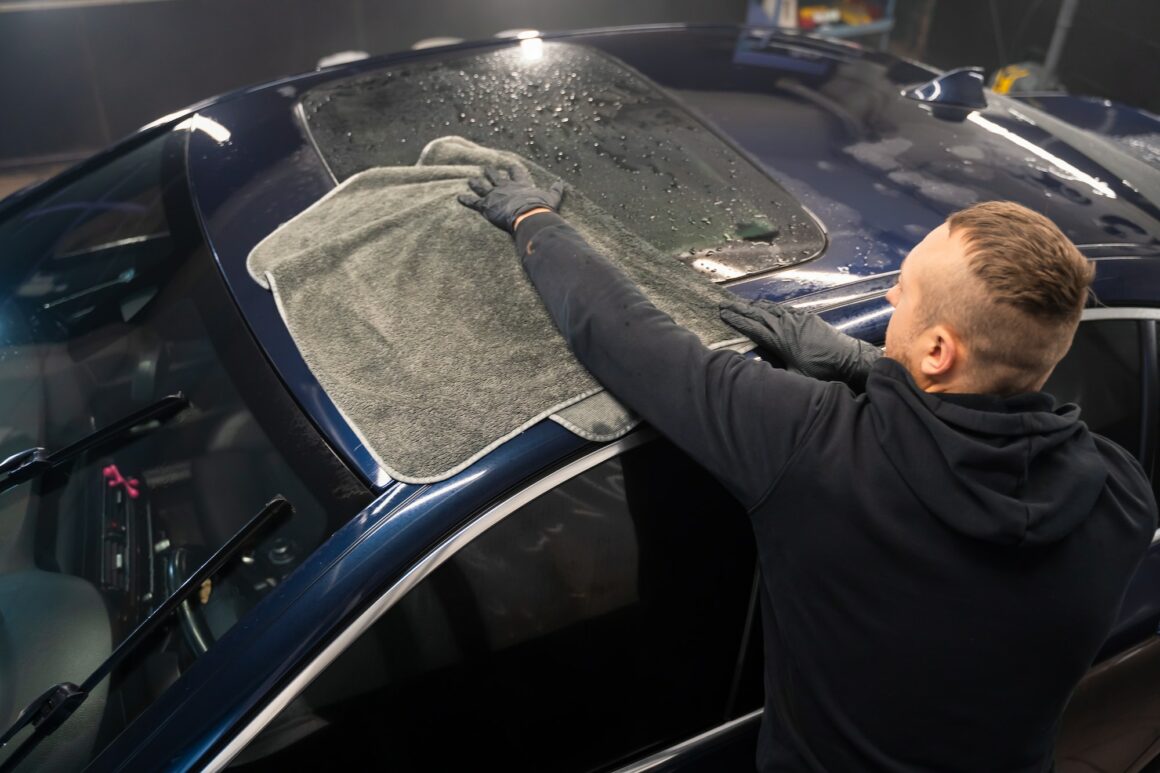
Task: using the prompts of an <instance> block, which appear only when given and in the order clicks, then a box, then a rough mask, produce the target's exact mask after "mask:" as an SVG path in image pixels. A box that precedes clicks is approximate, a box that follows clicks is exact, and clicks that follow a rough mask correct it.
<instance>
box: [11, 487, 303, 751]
mask: <svg viewBox="0 0 1160 773" xmlns="http://www.w3.org/2000/svg"><path fill="white" fill-rule="evenodd" d="M293 512H294V507H293V505H291V504H290V502H289V501H288V500H287V499H286V498H285V497H283V496H281V495H278V496H276V497H274V498H273V499H272V500H270V502H269V503H268V504H267V505H266V506H265V507H263V508H262V509H261V511H259V513H258V514H257V515H255V516H254V517H253V518H252V519H250V522H249V523H247V524H246V525H245V526H243V527H242V528H241V530H240V531H238V532H237V533H236V534H234V536H232V537H230V538H229V540H228V541H227V542H226V544H224V545H222V546H221V547H220V548H219V549H218V551H217V552H216V553H214V554H213V555H212V556H210V558H209V560H207V561H206V562H205V563H204V564H202V565H201V567H199V568H198V569H197V571H195V572H194V573H193V574H191V575H190V576H189V577H188V578H187V579H186V580H185V582H183V583H182V584H181V587H179V588H178V589H177V590H175V591H174V592H173V594H172V595H171V596H169V598H167V599H165V601H163V602H161V604H160V606H158V607H157V608H156V609H154V610H153V611H152V612H150V613H149V616H148V617H146V618H145V619H144V620H142V621H141V624H140V625H138V626H137V627H136V628H135V629H134V630H133V632H132V633H131V634H129V635H128V636H127V637H125V640H124V641H123V642H121V643H120V644H119V645H118V646H117V649H115V650H113V654H111V655H109V657H108V658H106V659H105V662H103V663H101V665H99V666H97V669H96V670H95V671H93V673H91V674H89V678H88V679H86V680H85V681H84V682H82V683H81V685H80V686H79V687H78V686H77V685H75V684H73V683H72V682H61V683H60V684H58V685H56V686H54V687H51V688H50V689H49V690H48V691H47V692H45V693H44V694H43V695H41V696H40V697H39V698H37V699H36V700H34V701H33V702H32V703H30V704H28V706H26V707H25V708H24V710H23V711H21V712H20V716H18V717H17V718H16V722H15V723H14V724H13V725H12V727H10V728H8V729H7V730H6V731H5V732H4V735H3V736H0V749H3V748H4V747H5V746H7V745H8V743H9V742H10V741H11V740H12V739H13V738H15V737H16V734H17V733H19V732H20V731H21V730H23V729H24V728H26V727H28V726H29V725H32V726H33V728H34V730H33V731H32V735H30V736H28V738H27V739H25V741H24V743H22V744H20V746H18V747H16V750H15V751H13V752H12V754H10V755H9V756H8V758H7V759H5V760H4V761H3V762H0V773H8V771H10V770H12V769H13V768H15V767H16V766H17V765H19V764H20V762H21V760H23V759H24V758H25V757H27V756H28V755H29V754H30V753H31V752H32V750H33V749H35V748H36V747H37V745H39V744H40V742H41V741H43V740H44V739H45V738H47V737H48V736H50V735H52V733H53V731H55V730H56V729H57V728H58V727H60V726H61V724H62V723H63V722H64V721H65V720H66V719H68V718H69V717H70V716H72V714H73V712H75V711H76V710H77V709H78V708H79V707H80V705H81V704H82V703H84V702H85V698H88V697H89V693H90V692H92V690H93V688H94V687H96V686H97V685H98V684H100V682H101V680H102V679H104V678H105V677H106V676H108V675H109V674H110V673H112V672H113V671H114V670H115V669H116V668H117V667H118V666H119V665H121V663H122V662H123V661H124V660H125V658H127V657H128V656H129V655H130V654H131V653H132V652H133V650H135V649H137V647H138V646H139V645H140V644H141V642H143V641H145V640H146V639H148V638H149V636H150V634H152V633H153V632H154V631H156V630H157V628H158V627H159V626H160V625H161V623H162V622H164V620H165V618H166V617H167V616H168V615H169V614H170V613H171V612H172V611H173V610H175V609H176V608H177V607H178V606H179V605H180V604H181V603H182V602H184V601H185V600H186V599H188V598H189V597H190V596H192V595H193V594H194V593H195V592H196V591H197V590H198V589H199V588H200V587H201V584H202V583H203V582H205V581H206V580H208V579H209V578H210V577H212V576H213V575H214V574H216V573H217V572H218V570H219V569H221V568H222V566H224V565H225V563H226V562H227V561H229V560H230V559H231V558H233V557H234V556H235V555H236V554H237V553H238V552H239V551H240V550H241V548H243V547H245V546H246V544H247V543H249V541H250V540H251V539H252V538H253V537H254V536H255V535H256V534H258V533H259V532H261V531H262V530H263V529H264V528H265V527H267V526H269V525H270V524H272V523H273V522H274V521H276V520H280V519H282V518H283V517H286V516H289V515H291V514H292V513H293Z"/></svg>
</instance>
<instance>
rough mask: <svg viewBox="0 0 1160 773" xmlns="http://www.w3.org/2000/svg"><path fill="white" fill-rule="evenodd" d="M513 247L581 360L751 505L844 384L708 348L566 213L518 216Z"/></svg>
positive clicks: (621, 396) (738, 496) (644, 416)
mask: <svg viewBox="0 0 1160 773" xmlns="http://www.w3.org/2000/svg"><path fill="white" fill-rule="evenodd" d="M516 248H517V250H518V252H519V254H520V257H521V258H522V260H523V263H524V268H525V270H526V271H527V273H528V276H529V278H530V279H531V281H532V284H533V285H535V287H536V290H537V291H538V292H539V293H540V296H541V297H542V298H543V301H544V304H545V305H546V306H547V308H548V312H549V313H550V314H551V316H552V319H553V320H554V321H555V323H556V327H557V328H559V330H560V332H561V333H562V334H563V336H564V338H565V340H566V341H567V342H568V346H569V347H571V349H572V352H573V353H574V354H575V355H576V358H577V359H578V360H579V361H580V363H581V364H582V365H584V367H586V368H587V369H588V370H589V371H590V372H591V373H592V375H593V376H595V377H596V379H597V380H598V381H600V383H601V384H603V385H604V386H605V387H606V388H607V389H608V390H609V391H610V392H611V393H612V394H613V395H615V396H616V397H617V399H619V400H621V401H622V402H623V403H625V404H626V405H627V406H629V407H630V408H632V409H633V410H634V411H636V412H637V413H638V414H640V415H641V417H643V418H644V419H645V420H646V421H647V422H648V423H649V424H651V425H652V426H653V427H654V428H656V429H657V430H658V431H659V432H660V433H661V434H663V435H665V436H666V437H667V438H669V439H670V440H671V441H672V442H673V443H675V444H676V445H677V446H678V447H680V448H681V449H682V450H683V451H685V453H687V454H689V456H691V457H692V458H693V459H694V460H696V461H697V462H698V463H700V464H701V465H702V466H704V467H705V468H707V469H708V470H709V471H710V472H711V473H713V474H714V475H715V476H716V477H717V478H718V479H719V480H721V481H722V482H723V483H724V484H725V485H726V486H727V487H728V488H729V489H730V490H731V491H732V492H733V494H734V496H736V497H737V498H738V499H739V500H740V501H741V502H742V503H743V504H744V505H745V506H746V507H747V508H749V509H752V508H754V507H756V506H757V505H758V504H760V503H761V501H762V500H763V499H764V498H765V496H766V494H767V492H768V491H769V489H770V487H771V486H772V485H773V483H774V482H775V481H776V480H777V477H778V476H779V475H780V472H781V470H782V469H783V468H784V467H785V465H786V463H787V462H788V460H789V459H790V457H791V456H792V455H793V453H794V451H795V449H796V448H797V447H798V445H799V444H800V443H801V441H802V439H803V438H804V437H805V436H806V434H807V433H808V432H809V429H810V427H811V426H812V424H813V423H814V421H815V419H816V418H817V416H818V415H819V413H820V412H821V410H822V407H823V404H824V402H825V400H826V399H827V398H828V397H832V396H834V395H835V393H836V391H837V390H841V389H843V388H844V387H842V386H841V385H839V384H827V383H825V382H821V381H817V380H814V379H810V378H806V377H804V376H798V375H796V374H792V373H787V372H785V371H782V370H778V369H775V368H773V367H771V366H770V365H769V364H768V363H766V362H763V361H761V360H757V359H753V358H751V357H746V356H744V355H741V354H738V353H737V352H733V351H730V350H723V349H722V350H711V349H709V348H708V347H706V346H705V345H704V344H703V343H701V340H700V339H699V338H698V337H697V336H696V335H695V334H693V333H692V332H690V331H688V330H686V329H685V328H683V327H681V326H680V325H678V324H677V323H676V322H674V321H673V319H672V318H671V317H669V316H668V315H667V314H665V313H664V312H662V311H660V310H659V309H657V308H656V307H655V306H653V305H652V303H651V302H649V300H648V298H646V297H645V296H644V294H643V293H642V292H641V291H640V290H639V289H637V287H636V285H634V284H633V283H632V281H631V280H629V278H628V277H627V276H625V275H624V273H622V272H621V271H620V269H618V268H616V267H615V266H613V265H612V263H610V262H609V261H608V260H607V259H606V258H604V257H603V256H602V255H600V254H599V253H597V252H596V251H595V250H594V249H593V248H592V247H591V246H589V245H588V243H587V242H585V241H584V239H583V238H582V237H581V236H580V235H579V234H578V233H576V231H575V230H573V229H572V227H571V226H569V225H568V224H567V223H566V222H565V221H564V219H563V218H561V217H560V216H558V215H555V214H547V213H544V214H538V215H533V216H532V217H529V218H528V219H527V220H525V221H524V222H523V223H521V224H520V227H519V229H518V230H517V232H516Z"/></svg>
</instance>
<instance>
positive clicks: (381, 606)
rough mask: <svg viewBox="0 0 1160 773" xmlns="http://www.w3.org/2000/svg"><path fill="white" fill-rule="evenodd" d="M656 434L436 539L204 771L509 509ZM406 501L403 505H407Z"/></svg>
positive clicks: (642, 435)
mask: <svg viewBox="0 0 1160 773" xmlns="http://www.w3.org/2000/svg"><path fill="white" fill-rule="evenodd" d="M655 437H657V434H656V433H655V432H653V431H652V430H647V429H646V430H641V431H637V432H634V433H632V434H631V435H628V436H627V437H624V438H622V439H620V440H617V441H615V442H613V443H610V444H608V445H606V446H603V447H601V448H598V449H597V450H595V451H593V452H592V453H590V454H587V455H585V456H583V457H581V458H579V459H577V460H576V461H574V462H571V463H569V464H566V465H564V466H563V467H561V468H560V469H558V470H555V471H554V472H551V473H548V474H547V475H545V476H544V477H542V478H540V479H539V480H536V481H534V482H533V483H531V484H530V485H528V486H526V487H525V488H523V489H521V490H520V491H518V492H516V493H515V494H513V495H512V496H511V497H509V498H507V499H505V500H503V501H502V502H500V503H499V504H496V505H494V506H492V507H491V508H489V509H487V510H485V511H483V512H482V513H481V514H480V515H478V516H476V518H475V519H473V520H472V521H471V522H470V523H468V524H466V525H465V526H463V527H462V528H461V529H459V531H457V532H455V533H454V534H452V535H451V536H450V537H448V538H447V539H445V540H444V541H443V542H441V543H439V545H437V546H436V547H435V548H433V549H432V550H431V551H430V552H429V553H427V554H426V555H425V556H423V558H421V559H420V560H419V561H418V563H416V564H415V565H414V566H412V567H411V568H410V569H409V570H408V571H407V572H406V573H405V574H404V575H403V576H402V577H400V578H399V579H398V580H396V581H395V583H394V584H393V585H391V587H389V588H388V589H387V590H386V592H385V593H383V595H382V596H380V597H379V598H378V599H377V600H375V601H374V602H373V603H372V604H371V605H370V606H369V607H368V608H367V609H366V610H365V611H364V612H363V613H362V614H360V615H359V616H358V617H357V618H356V619H355V621H354V622H353V623H351V624H350V625H349V626H347V627H346V628H345V629H344V630H343V631H342V633H340V634H339V635H338V636H337V637H335V639H334V640H333V641H331V642H330V643H329V644H328V645H326V647H324V648H323V649H322V650H321V651H320V652H319V653H318V654H317V655H315V656H314V659H313V660H311V661H310V662H309V663H307V664H306V666H305V667H303V668H302V669H301V670H300V671H299V672H298V673H297V674H296V675H295V676H294V678H293V679H291V680H290V682H289V683H288V684H287V685H286V686H285V687H283V688H282V689H281V690H280V691H279V692H278V693H277V694H276V695H275V696H274V697H273V698H272V699H271V700H270V701H269V702H267V703H266V705H265V706H264V707H263V708H262V709H261V711H259V712H258V713H257V714H256V715H255V716H254V717H253V719H251V720H250V721H249V722H247V723H246V724H245V726H244V727H243V728H242V729H241V730H240V731H239V732H238V733H237V734H236V735H235V736H234V737H233V738H232V739H230V741H229V743H227V744H226V745H225V747H223V748H222V750H221V751H219V752H218V753H217V754H216V755H214V757H213V759H211V760H210V761H209V763H208V764H207V765H206V766H205V767H204V768H202V770H204V771H207V772H213V771H219V770H222V769H223V768H225V767H226V765H228V764H229V763H230V761H231V760H232V759H233V758H234V757H235V756H237V755H238V754H239V753H240V752H241V751H242V749H244V748H245V747H246V745H247V744H249V743H250V741H252V740H253V739H254V738H255V737H256V736H257V735H258V733H260V732H261V731H262V730H263V729H264V728H265V727H266V725H268V724H269V723H270V722H271V721H272V720H273V719H274V717H276V716H277V715H278V713H279V712H281V711H282V709H284V708H286V706H287V705H289V704H290V701H292V700H294V699H295V698H297V697H298V695H299V694H300V693H301V692H302V691H303V690H304V689H306V687H307V686H308V685H309V684H310V683H311V682H312V681H314V679H315V678H316V677H317V676H318V675H319V674H320V673H322V672H323V671H324V670H325V669H326V668H327V667H328V666H330V664H331V663H333V662H334V661H335V660H336V659H337V658H338V657H339V655H341V654H342V653H343V652H344V651H346V649H347V648H348V647H350V646H351V645H352V644H354V642H355V641H356V640H357V639H358V638H359V637H360V636H362V634H363V633H365V632H366V631H367V629H369V628H370V627H371V626H372V625H374V624H375V623H376V622H377V621H378V620H379V618H380V617H382V616H383V615H384V614H386V613H387V611H388V610H390V609H391V607H393V606H394V605H395V604H396V603H397V602H398V601H399V599H401V598H402V597H403V596H405V595H406V594H407V592H408V591H410V590H411V589H412V588H414V587H415V586H416V585H418V584H419V583H420V582H421V581H422V580H423V579H425V578H426V577H427V576H428V575H429V574H431V573H432V572H433V571H435V570H436V569H438V568H439V567H440V566H442V565H443V564H444V563H445V562H446V561H447V560H448V559H449V558H451V557H452V556H453V555H455V554H456V553H457V552H458V551H459V550H460V549H461V548H463V547H464V546H466V545H467V544H468V543H470V542H471V541H472V540H474V539H475V538H476V537H478V536H479V535H480V534H482V533H483V532H485V531H487V530H488V529H489V528H491V527H492V526H494V525H495V524H497V523H499V522H500V521H502V520H503V519H504V518H506V517H507V516H508V515H510V514H511V513H513V512H515V511H516V510H518V509H519V508H521V507H523V506H524V505H526V504H527V503H529V502H531V501H532V500H534V499H536V498H537V497H539V496H541V495H543V494H546V493H547V492H549V491H551V490H552V489H554V488H555V487H556V486H559V485H560V484H562V483H565V482H566V481H568V480H571V479H572V478H574V477H576V476H577V475H580V474H581V473H583V472H586V471H588V470H590V469H592V468H593V467H595V466H596V465H598V464H600V463H601V462H605V461H608V460H609V459H611V458H613V457H615V456H619V455H620V454H623V453H625V452H626V451H631V450H632V449H634V448H637V447H638V446H641V445H643V444H644V443H646V442H648V441H650V440H652V439H654V438H655ZM405 505H406V503H404V505H403V506H405Z"/></svg>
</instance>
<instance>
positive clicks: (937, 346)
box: [918, 325, 963, 381]
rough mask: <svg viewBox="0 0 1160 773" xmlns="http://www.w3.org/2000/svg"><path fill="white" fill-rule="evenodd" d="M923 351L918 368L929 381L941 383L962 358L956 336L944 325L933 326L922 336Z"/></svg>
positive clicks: (961, 350)
mask: <svg viewBox="0 0 1160 773" xmlns="http://www.w3.org/2000/svg"><path fill="white" fill-rule="evenodd" d="M922 340H923V343H924V344H925V351H924V352H923V355H922V359H921V360H919V364H918V367H919V369H920V370H921V371H922V374H923V375H924V376H926V377H927V378H929V379H930V380H931V381H942V380H944V379H945V378H946V377H947V376H948V375H949V374H950V372H951V371H952V370H953V369H954V367H955V366H956V365H958V364H959V361H960V360H961V359H962V357H963V349H962V346H961V345H960V343H959V339H958V336H956V335H955V334H954V331H952V330H951V329H950V328H948V327H947V326H946V325H935V326H934V327H932V328H929V329H927V331H926V332H924V333H923V334H922Z"/></svg>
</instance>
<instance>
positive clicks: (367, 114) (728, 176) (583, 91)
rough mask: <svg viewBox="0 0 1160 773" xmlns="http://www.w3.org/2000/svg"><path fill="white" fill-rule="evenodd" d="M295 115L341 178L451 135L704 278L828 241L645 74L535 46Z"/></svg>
mask: <svg viewBox="0 0 1160 773" xmlns="http://www.w3.org/2000/svg"><path fill="white" fill-rule="evenodd" d="M302 106H303V111H304V114H305V116H306V121H307V124H308V126H309V128H310V131H311V133H312V135H313V136H314V140H315V142H316V144H317V146H318V148H319V150H320V152H321V153H322V155H323V157H324V158H325V159H326V162H327V164H328V165H329V166H330V168H331V171H332V172H333V173H334V175H335V176H336V177H337V178H338V179H339V180H340V181H341V180H344V179H346V178H348V177H350V176H352V175H354V174H356V173H358V172H361V171H363V170H366V169H369V168H371V167H375V166H398V165H411V164H414V163H415V162H416V161H418V159H419V153H420V151H421V150H422V149H423V147H424V146H425V145H426V144H427V143H428V142H430V141H431V140H433V139H436V138H438V137H443V136H447V135H459V136H462V137H466V138H467V139H470V140H472V141H473V142H477V143H479V144H482V145H486V146H489V147H493V148H497V149H500V150H507V151H511V152H515V153H519V154H521V155H523V156H524V157H526V158H528V159H530V160H532V161H534V162H535V163H537V164H539V165H540V166H542V167H544V168H546V169H548V170H549V171H551V172H553V173H554V174H557V175H559V176H560V177H561V178H563V179H564V180H566V181H567V182H568V183H570V184H571V185H573V186H575V187H576V188H577V189H579V190H581V191H583V192H584V193H585V194H586V195H587V196H588V197H589V198H591V199H592V200H593V201H596V202H599V203H601V204H602V205H603V206H604V208H605V209H606V210H607V211H608V212H609V213H610V214H611V215H612V216H613V217H615V218H616V219H618V220H619V221H620V222H621V224H622V225H624V226H626V227H627V228H629V229H630V230H632V231H634V232H635V233H637V234H639V235H640V236H642V237H644V238H645V239H647V240H648V241H650V242H651V243H652V244H654V245H655V246H657V247H658V248H659V249H660V250H662V251H663V252H667V253H669V254H671V255H673V256H674V257H676V258H678V259H680V260H683V261H685V262H686V263H689V264H690V265H692V266H693V267H694V268H696V269H697V270H699V271H701V272H703V273H705V274H706V275H708V276H709V277H710V278H712V279H713V280H714V281H726V280H728V279H735V278H739V277H743V276H750V275H753V274H756V273H761V272H764V271H769V270H772V269H776V268H782V267H785V266H789V265H794V264H797V263H801V262H803V261H805V260H809V259H810V258H812V257H814V256H816V255H817V254H819V253H820V252H821V250H822V248H823V247H824V245H825V237H824V235H823V234H822V232H821V230H820V229H819V227H818V225H817V223H816V222H815V221H814V220H813V219H812V218H811V217H810V216H809V215H808V214H807V213H806V212H805V210H804V209H803V208H802V207H801V205H800V204H798V203H797V201H795V200H794V199H793V197H791V196H790V194H789V193H787V192H786V191H785V189H783V188H782V187H781V186H780V185H778V184H777V183H776V182H774V181H773V180H771V179H770V178H769V177H768V176H767V175H766V174H765V173H764V172H762V171H761V170H760V169H758V168H757V167H755V166H754V165H753V164H752V163H750V162H749V161H748V160H747V159H746V158H745V157H744V156H742V155H741V154H740V153H739V152H738V151H737V150H736V149H735V148H734V147H732V146H731V145H729V144H728V143H727V142H726V141H725V140H723V139H722V138H721V137H720V136H718V135H717V134H716V133H714V132H713V131H711V130H710V129H708V128H707V126H706V125H705V124H703V123H701V122H700V121H699V120H698V119H697V118H696V117H694V116H693V115H692V114H690V113H689V112H688V110H686V109H685V108H684V107H683V106H682V105H681V104H679V103H678V102H676V101H675V100H674V99H673V98H672V97H671V96H669V95H668V94H667V93H666V92H664V91H662V90H661V89H660V88H659V87H658V86H656V85H655V84H653V83H652V82H651V81H649V80H648V79H646V78H645V77H644V76H642V75H641V74H639V73H637V72H635V71H634V70H631V69H629V68H628V67H627V66H626V65H624V64H622V63H619V62H618V61H617V60H615V59H612V58H610V57H609V56H607V55H605V54H602V53H600V52H598V51H595V50H592V49H589V48H585V47H581V46H576V45H571V44H565V43H553V42H545V41H542V40H540V39H538V38H535V39H531V40H523V41H520V42H519V43H518V44H516V45H513V46H510V47H507V48H502V49H498V50H490V51H487V52H484V53H472V54H470V55H468V56H464V57H461V58H457V59H450V60H443V61H440V62H419V63H412V64H404V65H400V66H397V67H394V68H390V69H384V70H379V71H376V72H374V73H371V74H369V75H364V76H359V77H356V78H351V79H346V80H342V81H337V82H333V83H328V84H325V85H324V86H321V87H317V88H315V89H313V90H311V91H309V92H307V93H306V94H305V95H304V96H303V99H302Z"/></svg>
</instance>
